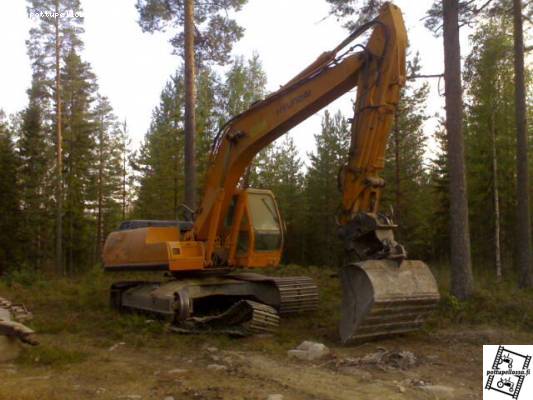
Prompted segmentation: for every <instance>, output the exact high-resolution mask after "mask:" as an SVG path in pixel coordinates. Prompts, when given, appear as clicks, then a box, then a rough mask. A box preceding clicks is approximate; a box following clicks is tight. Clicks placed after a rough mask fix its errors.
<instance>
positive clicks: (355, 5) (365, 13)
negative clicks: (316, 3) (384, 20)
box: [327, 0, 385, 31]
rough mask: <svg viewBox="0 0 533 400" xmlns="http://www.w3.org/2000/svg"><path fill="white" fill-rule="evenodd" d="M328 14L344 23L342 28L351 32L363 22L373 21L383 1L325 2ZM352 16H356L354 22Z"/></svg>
mask: <svg viewBox="0 0 533 400" xmlns="http://www.w3.org/2000/svg"><path fill="white" fill-rule="evenodd" d="M327 2H328V3H330V13H331V14H333V15H335V16H336V17H337V19H341V20H343V21H344V26H345V27H346V28H347V29H349V30H351V31H353V30H355V29H356V28H357V27H359V26H361V25H362V24H364V23H365V22H368V21H370V20H372V19H374V18H375V17H376V16H377V15H378V12H379V9H380V8H381V6H382V5H383V4H384V3H385V0H327ZM354 15H355V16H357V17H356V19H355V20H354Z"/></svg>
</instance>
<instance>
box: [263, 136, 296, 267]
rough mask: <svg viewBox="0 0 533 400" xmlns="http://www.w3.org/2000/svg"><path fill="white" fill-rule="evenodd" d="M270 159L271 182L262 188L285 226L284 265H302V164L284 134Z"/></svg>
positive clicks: (294, 145) (292, 143)
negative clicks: (273, 201)
mask: <svg viewBox="0 0 533 400" xmlns="http://www.w3.org/2000/svg"><path fill="white" fill-rule="evenodd" d="M272 153H273V154H272V156H271V158H270V165H269V168H268V170H270V171H272V172H273V174H272V175H273V179H272V178H271V182H269V183H268V186H266V188H267V189H270V190H272V192H273V193H274V195H275V196H276V199H277V203H278V206H279V208H280V212H281V215H282V218H283V220H284V222H285V226H286V240H285V249H284V252H283V261H284V262H285V263H303V261H304V260H303V254H304V252H305V239H304V235H303V234H302V232H303V231H304V229H305V225H304V224H305V220H304V218H305V207H303V205H304V204H305V196H304V175H303V172H302V168H303V162H302V160H301V159H300V156H299V153H298V149H297V147H296V144H295V143H294V139H293V138H292V136H290V135H285V136H284V138H283V139H282V141H281V142H279V141H278V142H276V144H275V147H274V149H273V151H272Z"/></svg>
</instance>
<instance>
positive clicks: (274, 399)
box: [266, 394, 283, 400]
mask: <svg viewBox="0 0 533 400" xmlns="http://www.w3.org/2000/svg"><path fill="white" fill-rule="evenodd" d="M266 400H283V395H282V394H269V395H268V397H267V398H266Z"/></svg>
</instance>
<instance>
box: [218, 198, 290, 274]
mask: <svg viewBox="0 0 533 400" xmlns="http://www.w3.org/2000/svg"><path fill="white" fill-rule="evenodd" d="M225 227H226V229H227V233H228V235H229V238H230V240H229V254H230V257H229V258H230V260H229V261H230V264H234V265H236V266H241V267H248V268H254V267H267V266H268V267H273V266H277V265H278V264H279V262H280V258H281V251H282V248H283V239H284V237H283V233H284V232H283V225H282V219H281V215H280V212H279V209H278V206H277V204H276V200H275V198H274V195H273V194H272V192H271V191H270V190H260V189H245V190H242V191H239V192H238V193H237V194H235V196H233V200H232V203H231V205H230V209H229V211H228V214H227V217H226V223H225ZM235 239H236V240H235Z"/></svg>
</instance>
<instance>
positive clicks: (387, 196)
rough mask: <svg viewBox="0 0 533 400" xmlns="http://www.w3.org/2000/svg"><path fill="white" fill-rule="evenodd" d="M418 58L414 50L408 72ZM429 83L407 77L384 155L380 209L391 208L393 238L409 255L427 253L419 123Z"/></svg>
mask: <svg viewBox="0 0 533 400" xmlns="http://www.w3.org/2000/svg"><path fill="white" fill-rule="evenodd" d="M420 68H421V66H420V58H419V55H418V54H416V55H415V56H414V57H413V59H412V60H411V61H410V62H409V63H408V68H407V69H408V75H415V74H417V73H418V72H419V71H420ZM428 92H429V86H428V84H427V83H422V84H419V83H418V82H415V81H409V82H408V85H407V86H406V87H405V88H404V90H403V92H402V96H401V98H400V102H399V104H398V107H397V109H396V114H395V120H394V126H393V127H392V130H391V133H390V137H389V141H388V145H387V151H386V155H385V170H384V172H383V177H384V179H385V182H386V188H385V190H384V191H383V201H382V207H381V209H382V211H383V212H385V213H387V211H388V209H389V206H392V208H393V210H394V215H393V217H394V222H395V223H396V224H398V225H399V228H398V229H397V230H396V232H395V234H396V238H397V240H399V242H401V243H402V244H403V245H404V246H406V248H407V250H408V252H409V254H410V255H411V256H414V257H415V258H417V257H425V256H428V255H429V253H430V252H429V251H428V249H429V248H430V245H431V244H430V242H429V240H428V239H429V238H430V235H429V233H430V226H429V225H428V219H429V215H430V212H431V211H430V208H429V207H427V204H428V196H429V182H428V181H429V177H428V174H427V172H426V168H425V166H424V156H425V154H424V153H425V141H426V139H425V136H424V132H423V123H424V122H425V121H426V120H427V119H428V116H427V114H426V112H425V106H426V101H427V97H428Z"/></svg>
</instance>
